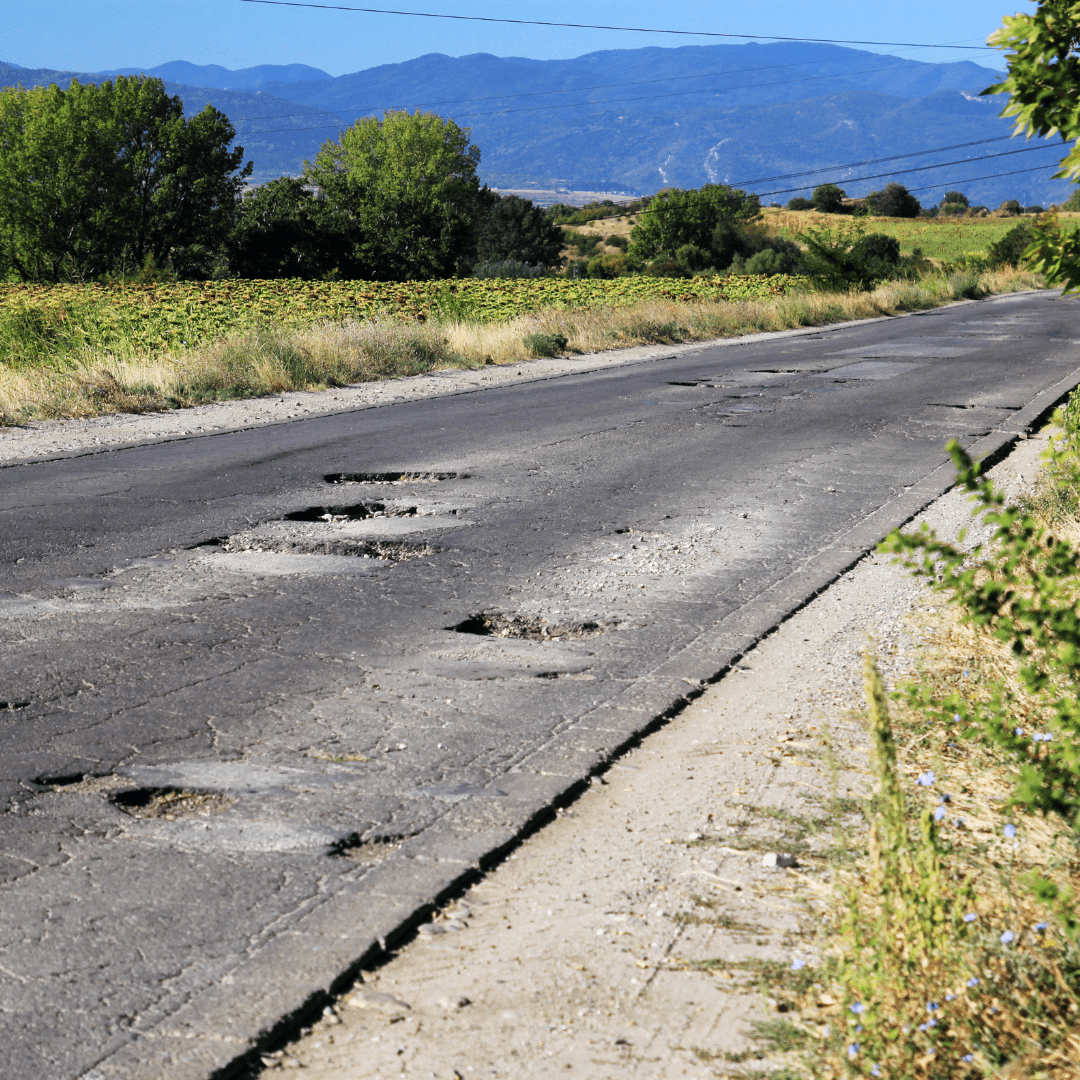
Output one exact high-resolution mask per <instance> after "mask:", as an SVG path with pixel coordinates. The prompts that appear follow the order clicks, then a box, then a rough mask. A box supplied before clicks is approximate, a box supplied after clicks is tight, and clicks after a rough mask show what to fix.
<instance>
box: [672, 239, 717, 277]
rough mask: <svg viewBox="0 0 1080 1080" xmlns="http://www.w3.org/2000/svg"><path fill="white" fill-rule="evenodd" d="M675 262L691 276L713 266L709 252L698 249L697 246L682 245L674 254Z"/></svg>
mask: <svg viewBox="0 0 1080 1080" xmlns="http://www.w3.org/2000/svg"><path fill="white" fill-rule="evenodd" d="M675 261H676V262H677V263H678V264H679V265H680V266H681V267H682V268H683V269H684V270H688V271H690V273H691V274H692V273H694V272H695V271H697V270H704V269H705V268H706V267H707V266H712V264H713V260H712V254H711V252H708V251H706V250H705V249H704V248H700V247H698V246H697V244H683V245H682V247H680V248H679V249H678V250H677V251H676V252H675Z"/></svg>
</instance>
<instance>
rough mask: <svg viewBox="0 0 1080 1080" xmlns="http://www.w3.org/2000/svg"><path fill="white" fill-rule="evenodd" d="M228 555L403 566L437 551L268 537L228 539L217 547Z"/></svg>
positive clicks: (396, 543) (401, 544) (389, 543)
mask: <svg viewBox="0 0 1080 1080" xmlns="http://www.w3.org/2000/svg"><path fill="white" fill-rule="evenodd" d="M218 547H219V550H221V551H224V552H228V553H230V554H232V553H234V552H241V551H263V552H267V553H269V554H274V555H351V556H354V557H356V558H361V559H382V560H383V561H384V562H407V561H408V560H409V559H421V558H423V557H424V556H426V555H435V554H437V553H438V552H439V551H441V550H442V549H441V548H437V547H435V546H433V545H432V544H427V543H424V542H422V541H420V542H410V541H408V540H350V539H348V538H344V537H343V538H341V539H325V540H317V539H311V540H306V539H302V538H301V539H296V540H290V539H275V538H274V537H270V536H245V535H243V534H241V535H238V536H230V537H229V538H228V539H227V540H226V541H225V542H224V543H221V544H219V545H218Z"/></svg>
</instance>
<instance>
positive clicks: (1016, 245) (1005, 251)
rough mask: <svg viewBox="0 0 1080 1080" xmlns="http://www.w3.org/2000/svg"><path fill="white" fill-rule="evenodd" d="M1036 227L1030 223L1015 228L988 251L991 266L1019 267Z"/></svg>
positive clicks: (1022, 223)
mask: <svg viewBox="0 0 1080 1080" xmlns="http://www.w3.org/2000/svg"><path fill="white" fill-rule="evenodd" d="M1033 232H1034V227H1033V226H1032V224H1031V223H1030V222H1028V221H1023V222H1021V223H1020V224H1019V225H1015V226H1013V228H1011V229H1010V230H1009V231H1008V232H1007V233H1006V234H1005V235H1004V236H1003V237H1002V238H1001V239H1000V240H998V241H997V242H996V243H993V244H991V245H990V246H989V248H988V249H987V252H988V254H989V258H990V265H991V266H992V267H996V266H1019V265H1020V257H1021V256H1022V255H1023V253H1024V249H1025V248H1026V247H1027V246H1028V245H1029V244H1030V243H1031V240H1032V234H1033Z"/></svg>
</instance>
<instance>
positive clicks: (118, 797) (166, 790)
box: [109, 787, 236, 821]
mask: <svg viewBox="0 0 1080 1080" xmlns="http://www.w3.org/2000/svg"><path fill="white" fill-rule="evenodd" d="M109 801H110V802H111V803H112V804H113V805H114V806H117V807H119V808H120V809H121V810H123V811H124V813H125V814H129V815H130V816H131V817H134V818H163V819H164V820H165V821H173V820H174V819H176V818H206V817H211V816H212V815H213V814H220V813H221V812H222V811H223V810H228V809H229V807H230V806H232V805H233V804H234V803H235V802H236V799H235V798H234V797H233V796H231V795H222V794H221V792H219V791H192V790H188V789H185V788H175V787H151V788H134V789H129V790H127V791H118V792H116V793H115V794H113V795H110V796H109Z"/></svg>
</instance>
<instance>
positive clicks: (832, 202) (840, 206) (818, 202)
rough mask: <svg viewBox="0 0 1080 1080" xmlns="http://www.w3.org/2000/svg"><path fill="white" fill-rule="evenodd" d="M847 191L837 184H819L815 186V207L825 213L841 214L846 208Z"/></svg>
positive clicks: (813, 199)
mask: <svg viewBox="0 0 1080 1080" xmlns="http://www.w3.org/2000/svg"><path fill="white" fill-rule="evenodd" d="M846 198H847V192H846V191H844V190H843V189H842V188H839V187H837V186H836V184H819V185H818V186H817V187H816V188H814V195H813V198H812V200H811V201H812V202H813V204H814V209H815V210H818V211H820V212H821V213H823V214H840V213H843V210H844V200H845V199H846Z"/></svg>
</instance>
